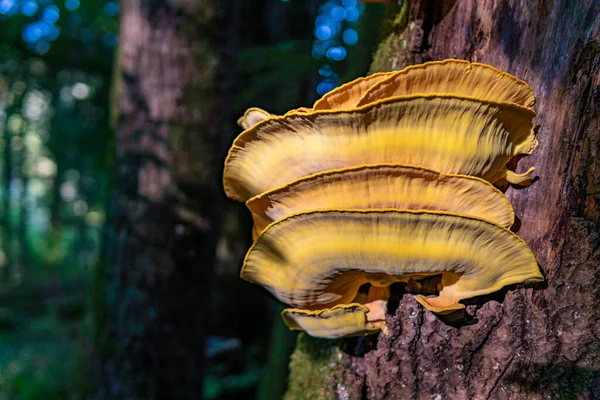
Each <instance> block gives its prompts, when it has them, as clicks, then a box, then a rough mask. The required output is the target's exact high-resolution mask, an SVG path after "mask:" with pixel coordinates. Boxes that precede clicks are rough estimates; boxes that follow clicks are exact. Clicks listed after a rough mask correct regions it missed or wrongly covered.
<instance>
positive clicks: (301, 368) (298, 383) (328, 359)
mask: <svg viewBox="0 0 600 400" xmlns="http://www.w3.org/2000/svg"><path fill="white" fill-rule="evenodd" d="M345 359H346V357H345V356H344V354H343V353H342V352H341V351H340V350H339V348H338V347H337V346H336V342H335V341H334V340H324V339H316V338H313V337H311V336H308V335H307V334H305V333H301V334H299V335H298V340H297V342H296V350H295V351H294V354H292V361H291V362H290V381H289V386H288V392H287V394H286V396H285V399H286V400H304V399H306V400H309V399H310V400H329V399H335V398H337V396H336V395H335V392H336V390H337V388H336V379H334V376H335V374H336V373H337V371H339V370H341V369H342V366H343V365H344V364H345Z"/></svg>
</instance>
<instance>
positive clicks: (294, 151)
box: [223, 95, 537, 201]
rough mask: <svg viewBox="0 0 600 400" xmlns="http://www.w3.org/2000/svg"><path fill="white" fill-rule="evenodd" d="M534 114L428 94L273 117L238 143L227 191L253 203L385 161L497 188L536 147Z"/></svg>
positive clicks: (507, 105) (226, 179)
mask: <svg viewBox="0 0 600 400" xmlns="http://www.w3.org/2000/svg"><path fill="white" fill-rule="evenodd" d="M534 116H535V113H534V112H533V111H531V110H530V109H528V108H525V107H521V106H517V105H515V104H511V103H496V102H484V101H479V100H475V99H472V98H468V97H457V96H451V95H444V96H439V95H425V96H409V97H396V98H390V99H386V100H382V101H379V102H377V103H372V104H369V105H367V106H364V107H360V108H356V109H352V110H333V111H329V110H326V111H315V112H311V113H302V114H298V113H293V114H289V115H286V116H283V117H278V118H270V119H268V120H265V121H263V122H260V123H258V124H256V125H254V126H253V127H252V128H250V129H248V130H246V131H244V132H242V134H240V136H238V137H237V139H236V140H235V141H234V143H233V146H232V148H231V149H230V150H229V154H228V156H227V160H226V161H225V171H224V175H223V180H224V186H225V191H226V193H227V195H228V196H229V197H231V198H233V199H235V200H238V201H246V200H248V199H249V198H250V197H253V196H256V195H258V194H259V193H262V192H265V191H268V190H272V189H274V188H276V187H278V186H282V185H284V184H286V183H288V182H291V181H293V180H295V179H298V178H301V177H304V176H307V175H311V174H314V173H317V172H321V171H326V170H331V169H337V168H345V167H350V166H356V165H364V164H380V163H389V164H411V165H416V166H423V167H426V168H431V169H434V170H437V171H441V172H444V173H452V174H463V175H471V176H477V177H481V178H483V179H485V180H488V181H490V182H492V183H494V182H496V181H499V180H501V179H505V177H506V174H507V169H506V164H507V162H508V161H510V159H512V158H513V157H514V156H516V155H518V154H530V153H531V152H532V151H533V149H534V148H535V147H536V145H537V140H536V139H535V133H534V129H533V128H534V125H533V117H534Z"/></svg>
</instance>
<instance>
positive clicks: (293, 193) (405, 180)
mask: <svg viewBox="0 0 600 400" xmlns="http://www.w3.org/2000/svg"><path fill="white" fill-rule="evenodd" d="M246 206H247V207H248V209H249V210H250V211H251V212H252V218H253V219H254V230H253V236H254V239H256V237H257V236H258V234H260V232H262V231H263V230H264V229H265V228H266V227H267V225H269V224H270V223H272V222H274V221H276V220H279V219H283V218H285V217H287V216H290V215H292V214H296V213H300V212H304V211H310V210H319V209H343V210H361V209H362V210H367V209H378V208H393V209H412V210H440V211H449V212H453V213H456V214H464V215H471V216H475V217H480V218H484V219H487V220H489V221H492V222H494V223H496V224H498V225H501V226H504V227H507V228H508V227H510V226H511V225H512V224H513V222H514V211H513V209H512V206H511V204H510V202H509V201H508V199H507V198H506V196H504V194H502V192H501V191H499V190H498V189H496V188H495V187H494V186H492V185H491V184H490V183H489V182H487V181H484V180H483V179H480V178H475V177H472V176H465V175H451V174H443V173H440V172H436V171H433V170H429V169H426V168H422V167H414V166H410V165H386V164H380V165H363V166H359V167H350V168H345V169H337V170H330V171H325V172H320V173H317V174H314V175H310V176H308V177H304V178H301V179H298V180H296V181H293V182H291V183H289V184H287V185H285V186H282V187H280V188H277V189H273V190H270V191H268V192H264V193H261V194H259V195H258V196H255V197H253V198H251V199H250V200H248V201H247V202H246Z"/></svg>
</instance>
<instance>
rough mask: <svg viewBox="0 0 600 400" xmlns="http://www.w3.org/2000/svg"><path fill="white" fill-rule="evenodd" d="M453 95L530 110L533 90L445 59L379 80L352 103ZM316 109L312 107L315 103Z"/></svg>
mask: <svg viewBox="0 0 600 400" xmlns="http://www.w3.org/2000/svg"><path fill="white" fill-rule="evenodd" d="M427 93H431V94H443V93H446V94H455V95H464V96H471V97H475V98H478V99H481V100H491V101H499V102H508V103H514V104H518V105H520V106H524V107H531V106H533V104H534V103H535V96H534V95H533V90H532V89H531V87H530V86H529V85H528V84H527V83H526V82H524V81H522V80H520V79H518V78H516V77H514V76H513V75H510V74H508V73H506V72H503V71H500V70H499V69H496V68H494V67H492V66H491V65H487V64H480V63H471V62H469V61H465V60H454V59H448V60H443V61H431V62H427V63H425V64H418V65H411V66H409V67H406V68H405V69H403V70H401V71H397V72H395V73H392V74H390V75H388V76H387V77H386V79H380V80H378V81H376V82H374V84H373V85H372V86H371V87H370V88H369V89H368V90H367V91H366V92H365V93H364V95H363V96H362V98H361V99H360V100H359V101H358V102H356V104H355V105H356V106H357V107H359V106H363V105H366V104H369V103H373V102H375V101H378V100H381V99H384V98H388V97H394V96H406V95H411V94H427ZM315 106H316V104H315Z"/></svg>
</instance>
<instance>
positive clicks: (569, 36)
mask: <svg viewBox="0 0 600 400" xmlns="http://www.w3.org/2000/svg"><path fill="white" fill-rule="evenodd" d="M393 3H394V4H392V5H390V8H389V10H388V11H389V15H388V23H387V26H386V27H385V29H384V37H383V39H382V41H381V44H380V46H379V48H378V50H377V52H376V54H375V55H374V59H373V64H372V71H373V72H375V71H391V70H397V69H401V68H403V67H404V66H406V65H409V64H413V63H420V62H424V61H429V60H441V59H445V58H452V57H456V58H460V59H467V60H471V61H478V62H483V63H488V64H491V65H494V66H496V67H498V68H500V69H502V70H506V71H508V72H510V73H512V74H514V75H516V76H517V77H519V78H521V79H524V80H526V81H527V82H528V83H529V84H530V85H531V86H532V87H533V90H534V92H535V94H536V96H537V104H536V106H535V109H536V111H537V113H538V116H537V119H536V121H537V124H539V125H540V129H539V132H538V139H539V141H540V146H539V147H538V148H537V150H536V151H535V153H534V154H533V155H532V156H530V157H527V158H525V159H523V160H522V161H521V162H520V165H519V168H518V170H519V171H524V170H525V169H526V167H529V166H535V167H536V168H537V174H538V175H539V177H540V178H539V180H538V181H537V182H535V183H534V184H533V185H532V186H531V187H529V188H526V189H523V190H515V189H512V188H511V189H509V190H508V192H507V195H508V196H509V198H510V200H511V201H512V203H513V205H514V207H515V211H516V214H517V216H518V217H519V218H520V220H521V226H520V229H519V230H518V234H519V235H520V236H521V237H522V238H524V239H525V240H526V241H527V243H528V244H529V245H530V247H531V248H532V249H533V251H534V252H535V254H536V256H537V259H538V262H539V264H540V266H541V268H542V270H543V271H544V273H545V276H546V279H547V287H536V288H531V287H529V288H527V287H523V286H517V287H513V288H510V290H504V291H502V292H500V293H498V294H495V295H492V296H486V297H484V298H479V299H473V300H471V301H468V302H466V303H467V304H468V307H467V314H464V315H462V316H456V315H454V316H451V317H449V318H445V319H444V320H442V319H441V318H439V317H436V316H435V315H433V314H432V313H430V312H428V311H426V310H424V309H423V308H422V307H421V306H420V305H419V304H417V303H416V302H415V300H414V299H413V297H412V296H410V295H403V292H402V291H403V288H402V287H396V288H395V299H392V301H390V303H391V306H390V308H391V312H392V313H391V315H389V316H388V319H387V323H388V325H389V326H390V333H389V335H388V336H386V335H383V334H380V335H379V336H377V337H367V338H360V339H353V340H350V339H348V340H344V341H342V342H338V343H335V344H334V343H331V342H329V343H327V342H323V341H317V340H314V339H311V338H308V337H306V336H303V337H301V338H300V339H299V346H298V347H297V350H296V353H295V355H294V356H293V358H292V364H291V368H292V376H291V380H290V390H289V392H288V398H293V399H298V398H309V397H304V396H303V393H305V391H306V390H307V385H308V386H309V385H312V384H314V383H315V382H317V383H318V382H319V381H321V387H320V388H319V389H318V392H319V393H318V394H312V396H313V397H312V398H343V399H348V398H350V399H359V398H368V399H436V400H441V399H453V400H455V399H542V398H543V399H548V398H560V399H599V398H600V307H598V304H597V303H598V300H600V234H599V227H600V212H599V211H600V210H599V204H600V160H599V158H598V156H599V154H600V134H599V132H600V122H599V121H600V1H597V0H595V1H590V0H588V1H577V2H576V1H569V0H546V1H520V0H511V1H509V0H487V1H478V0H458V1H430V0H405V1H403V2H399V3H402V4H401V5H397V4H396V2H393ZM490 256H491V257H493V255H490ZM394 303H396V304H397V307H396V304H394ZM324 343H326V344H324ZM338 346H339V347H338ZM340 349H341V350H340ZM323 374H329V375H330V377H329V379H321V380H319V379H312V382H307V381H306V380H307V377H311V376H312V377H313V378H314V377H315V376H323ZM315 390H317V389H315ZM315 396H318V397H315Z"/></svg>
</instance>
